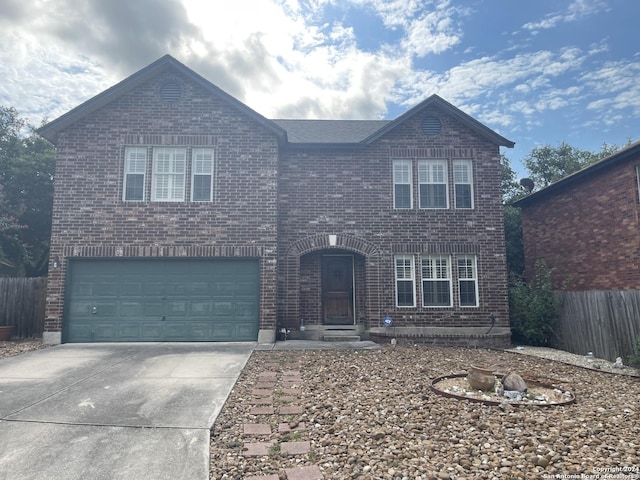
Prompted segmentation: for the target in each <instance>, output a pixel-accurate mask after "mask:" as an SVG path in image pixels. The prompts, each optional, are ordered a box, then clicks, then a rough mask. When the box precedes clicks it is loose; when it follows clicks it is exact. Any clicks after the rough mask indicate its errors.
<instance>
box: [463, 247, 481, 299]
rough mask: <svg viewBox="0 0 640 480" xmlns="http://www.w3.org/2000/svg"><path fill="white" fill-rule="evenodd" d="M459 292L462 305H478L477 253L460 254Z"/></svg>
mask: <svg viewBox="0 0 640 480" xmlns="http://www.w3.org/2000/svg"><path fill="white" fill-rule="evenodd" d="M458 292H459V295H460V306H461V307H477V306H478V265H477V259H476V256H475V255H460V256H458Z"/></svg>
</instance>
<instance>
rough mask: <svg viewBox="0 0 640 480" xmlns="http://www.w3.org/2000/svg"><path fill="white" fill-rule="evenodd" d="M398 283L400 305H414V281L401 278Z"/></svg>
mask: <svg viewBox="0 0 640 480" xmlns="http://www.w3.org/2000/svg"><path fill="white" fill-rule="evenodd" d="M396 283H397V284H398V285H397V289H398V299H397V300H398V306H399V307H413V305H414V302H413V282H412V281H409V280H399V281H398V282H396Z"/></svg>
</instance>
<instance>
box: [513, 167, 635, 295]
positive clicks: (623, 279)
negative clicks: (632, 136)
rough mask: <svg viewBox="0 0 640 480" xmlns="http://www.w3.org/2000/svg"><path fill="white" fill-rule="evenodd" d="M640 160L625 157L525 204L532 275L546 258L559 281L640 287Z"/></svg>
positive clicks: (589, 286) (578, 286)
mask: <svg viewBox="0 0 640 480" xmlns="http://www.w3.org/2000/svg"><path fill="white" fill-rule="evenodd" d="M638 164H640V156H635V157H631V158H628V159H625V160H624V161H621V162H618V163H615V164H612V165H611V166H610V167H609V168H606V169H602V170H600V171H598V172H597V173H595V174H592V175H589V176H586V177H583V178H582V179H581V180H578V181H575V182H573V183H571V184H568V185H567V186H565V187H563V188H562V189H561V190H560V191H557V192H551V193H549V194H548V195H545V196H544V197H540V198H539V199H537V200H535V201H534V202H533V203H532V204H528V205H525V206H524V207H523V208H522V228H523V234H524V245H525V259H526V275H527V278H532V277H533V272H534V265H535V262H536V260H538V259H542V260H545V261H546V263H547V264H548V265H549V266H550V267H552V268H554V269H555V271H554V274H553V278H554V283H555V286H556V287H560V286H561V285H562V284H565V286H566V288H567V289H568V290H575V291H580V290H625V289H634V290H638V289H640V270H639V269H638V268H637V267H638V265H639V264H640V237H639V236H638V232H639V227H640V225H639V220H638V216H639V215H640V206H639V202H638V183H637V178H636V165H638Z"/></svg>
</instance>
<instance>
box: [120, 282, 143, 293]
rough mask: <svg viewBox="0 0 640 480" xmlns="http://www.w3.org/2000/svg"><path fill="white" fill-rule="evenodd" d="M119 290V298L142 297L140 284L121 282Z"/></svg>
mask: <svg viewBox="0 0 640 480" xmlns="http://www.w3.org/2000/svg"><path fill="white" fill-rule="evenodd" d="M121 285H122V287H121V289H120V296H121V297H140V296H142V282H140V281H137V282H133V281H130V282H122V284H121Z"/></svg>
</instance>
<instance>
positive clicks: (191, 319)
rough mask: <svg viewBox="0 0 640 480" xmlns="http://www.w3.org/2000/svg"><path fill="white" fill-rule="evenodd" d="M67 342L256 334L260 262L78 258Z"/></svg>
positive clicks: (244, 338) (68, 312)
mask: <svg viewBox="0 0 640 480" xmlns="http://www.w3.org/2000/svg"><path fill="white" fill-rule="evenodd" d="M69 272H70V280H69V283H70V284H69V288H68V289H67V291H68V292H69V294H68V297H67V304H66V305H65V319H64V338H65V340H64V341H68V342H91V341H233V340H241V341H250V340H256V339H257V335H258V318H259V278H258V276H259V263H258V261H257V260H255V259H240V260H224V259H218V260H183V259H180V260H174V259H162V260H125V259H109V260H107V261H99V260H72V262H71V264H70V271H69Z"/></svg>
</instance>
